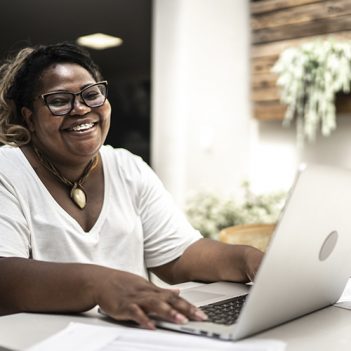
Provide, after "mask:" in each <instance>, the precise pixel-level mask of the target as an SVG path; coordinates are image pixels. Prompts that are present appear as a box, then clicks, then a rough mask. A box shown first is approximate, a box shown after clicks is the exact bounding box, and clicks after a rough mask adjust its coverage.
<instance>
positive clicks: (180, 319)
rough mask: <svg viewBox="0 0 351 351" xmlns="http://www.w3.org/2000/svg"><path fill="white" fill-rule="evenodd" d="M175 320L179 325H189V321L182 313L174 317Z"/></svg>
mask: <svg viewBox="0 0 351 351" xmlns="http://www.w3.org/2000/svg"><path fill="white" fill-rule="evenodd" d="M174 319H175V322H176V323H179V324H184V323H188V322H189V319H188V318H186V317H185V316H183V315H182V314H180V313H177V314H176V315H175V317H174Z"/></svg>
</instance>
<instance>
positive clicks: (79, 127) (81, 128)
mask: <svg viewBox="0 0 351 351" xmlns="http://www.w3.org/2000/svg"><path fill="white" fill-rule="evenodd" d="M95 124H96V122H95V123H94V122H84V123H79V124H74V125H73V126H71V127H69V128H65V129H64V130H65V131H67V132H81V133H82V132H85V131H87V130H89V129H92V128H93V127H94V126H95Z"/></svg>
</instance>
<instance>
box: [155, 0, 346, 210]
mask: <svg viewBox="0 0 351 351" xmlns="http://www.w3.org/2000/svg"><path fill="white" fill-rule="evenodd" d="M248 18H249V7H248V1H247V0H235V1H233V0H220V1H218V0H176V1H175V0H155V1H154V14H153V20H154V26H153V63H152V66H153V73H152V76H153V77H152V81H153V98H152V99H153V100H152V165H153V167H154V169H155V170H156V172H157V173H158V174H159V176H160V177H161V179H162V180H163V182H164V184H165V186H166V187H167V188H168V190H169V191H170V192H171V193H172V194H173V196H174V197H175V199H176V200H177V201H178V203H179V204H180V205H182V204H184V201H185V199H186V197H187V196H188V195H189V194H190V193H192V192H194V191H197V190H200V189H204V188H210V189H215V190H216V191H218V192H220V193H228V192H237V191H238V189H239V187H240V183H241V181H242V180H244V179H249V180H251V182H252V185H253V188H254V190H256V191H258V192H262V191H270V190H278V189H288V188H289V186H290V184H291V182H292V180H293V177H294V173H295V169H296V167H297V164H298V163H299V162H300V161H308V162H321V163H327V164H335V165H341V166H346V167H351V153H350V152H349V151H351V150H350V149H351V142H350V141H349V140H350V138H349V133H350V131H351V118H349V117H340V118H338V124H339V127H338V129H337V130H336V132H334V134H333V135H332V136H330V137H329V138H327V139H326V138H323V139H322V138H319V139H318V140H317V142H316V144H314V145H308V146H307V147H306V149H305V150H304V151H303V152H297V150H296V147H295V131H294V129H293V128H291V129H286V128H283V127H282V126H281V122H280V121H257V120H255V119H254V118H252V112H251V103H250V96H249V89H250V88H249V82H250V78H249V76H250V74H249V46H250V35H249V31H250V28H249V19H248Z"/></svg>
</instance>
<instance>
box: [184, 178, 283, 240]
mask: <svg viewBox="0 0 351 351" xmlns="http://www.w3.org/2000/svg"><path fill="white" fill-rule="evenodd" d="M242 190H243V198H242V199H241V200H238V199H235V198H234V197H222V196H218V195H216V194H214V193H212V192H200V193H197V194H196V195H194V196H192V197H191V198H189V200H188V201H187V204H186V208H185V211H186V214H187V217H188V219H189V221H190V223H191V224H192V226H193V227H194V228H196V229H198V230H199V231H200V232H201V233H202V235H204V236H205V237H210V238H214V239H215V238H216V236H217V234H218V233H219V231H220V230H221V229H223V228H226V227H230V226H233V225H238V224H254V223H274V222H276V221H277V219H278V216H279V214H280V212H281V209H282V207H283V205H284V202H285V197H286V194H285V192H282V191H281V192H272V193H270V194H258V195H257V194H254V193H253V192H252V191H251V189H250V184H249V183H248V182H244V183H243V185H242Z"/></svg>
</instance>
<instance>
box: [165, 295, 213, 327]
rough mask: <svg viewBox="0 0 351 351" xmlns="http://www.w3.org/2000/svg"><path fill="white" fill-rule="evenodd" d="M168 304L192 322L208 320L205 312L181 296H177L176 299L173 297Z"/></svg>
mask: <svg viewBox="0 0 351 351" xmlns="http://www.w3.org/2000/svg"><path fill="white" fill-rule="evenodd" d="M168 302H169V304H170V305H171V306H172V307H173V308H174V309H175V310H177V311H178V312H180V313H181V314H183V315H184V316H186V317H187V318H189V319H191V320H196V321H203V320H207V319H208V317H207V315H206V314H205V313H204V312H203V311H201V310H200V309H199V308H197V307H196V306H194V305H192V304H191V303H189V302H188V301H186V300H185V299H183V298H182V297H180V296H177V297H176V298H174V297H173V298H171V299H169V300H168Z"/></svg>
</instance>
